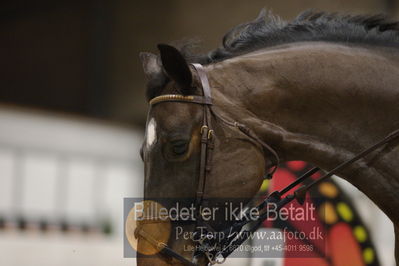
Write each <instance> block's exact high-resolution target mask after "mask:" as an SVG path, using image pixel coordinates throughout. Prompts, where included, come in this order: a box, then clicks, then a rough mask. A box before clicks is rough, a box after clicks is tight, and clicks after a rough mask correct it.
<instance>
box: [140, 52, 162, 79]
mask: <svg viewBox="0 0 399 266" xmlns="http://www.w3.org/2000/svg"><path fill="white" fill-rule="evenodd" d="M139 56H140V60H141V63H142V64H143V70H144V74H145V76H146V77H147V79H148V80H149V81H150V80H153V79H155V78H156V77H157V76H158V75H159V74H162V68H161V64H160V63H159V62H158V56H157V55H155V54H152V53H144V52H142V53H140V54H139Z"/></svg>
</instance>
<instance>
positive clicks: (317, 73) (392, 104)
mask: <svg viewBox="0 0 399 266" xmlns="http://www.w3.org/2000/svg"><path fill="white" fill-rule="evenodd" d="M388 54H389V55H390V57H387V56H386V55H388ZM397 62H398V63H399V57H398V55H397V54H392V52H391V51H388V50H386V51H374V50H373V49H371V48H360V47H348V46H343V45H338V44H329V43H303V44H296V45H295V46H286V47H280V48H279V49H273V50H265V51H260V52H255V53H251V54H247V55H245V56H240V57H237V58H233V59H229V60H226V61H222V62H220V63H217V64H213V65H210V66H208V73H209V75H210V80H211V84H212V86H213V88H214V98H215V103H216V104H215V108H216V109H217V110H218V111H219V112H222V113H224V115H226V116H229V117H231V118H232V119H234V120H237V121H240V122H243V123H245V124H246V125H247V126H248V127H251V128H252V129H253V130H255V132H256V133H257V134H258V135H259V136H260V137H261V138H262V139H263V140H264V141H265V142H267V143H269V144H270V145H271V146H272V147H274V148H275V149H276V150H277V151H278V153H279V155H280V156H281V157H282V159H283V160H305V161H308V162H310V163H312V164H314V165H318V166H320V167H322V168H323V169H326V170H329V169H331V168H332V167H334V166H335V165H337V164H338V163H341V162H343V161H344V160H347V159H349V158H350V157H352V156H353V155H354V154H355V153H357V152H359V151H361V150H362V149H364V148H366V147H368V146H369V145H371V144H373V143H374V142H377V141H378V140H379V139H381V138H383V137H384V136H385V135H386V134H388V133H389V132H391V131H393V130H395V129H397V128H399V119H398V117H399V108H398V107H397V106H398V105H397V103H398V102H399V88H398V87H396V86H399V64H398V63H397ZM398 147H399V146H394V145H389V147H387V148H386V149H384V150H383V152H380V153H378V154H376V153H375V154H373V155H370V156H368V157H366V158H365V160H362V161H360V162H358V163H355V164H353V165H351V166H350V167H349V168H347V169H346V170H344V171H342V172H341V173H340V176H341V177H343V178H345V179H347V180H348V181H349V182H351V183H352V184H353V185H355V186H356V187H358V188H359V189H360V190H362V191H363V192H364V193H365V194H366V195H368V196H369V197H370V198H371V199H372V200H373V201H374V202H375V203H376V204H377V205H379V207H380V208H381V209H382V210H384V211H385V212H386V213H387V214H388V216H390V217H391V218H392V219H394V220H396V221H399V214H397V211H396V210H397V208H398V207H399V200H398V199H397V197H396V194H397V191H398V190H399V170H398V169H399V162H398V160H395V158H398V156H399V149H398Z"/></svg>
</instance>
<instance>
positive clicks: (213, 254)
mask: <svg viewBox="0 0 399 266" xmlns="http://www.w3.org/2000/svg"><path fill="white" fill-rule="evenodd" d="M192 66H193V67H194V69H195V70H196V72H197V74H198V77H199V79H200V82H201V88H202V95H180V94H169V95H161V96H158V97H155V98H153V99H152V100H151V101H150V106H154V105H156V104H159V103H163V102H186V103H192V104H199V105H202V106H203V120H202V126H201V129H200V134H201V144H200V145H201V149H200V162H199V163H200V172H199V176H198V186H197V191H196V198H195V201H194V204H195V210H196V212H195V219H194V221H195V222H196V224H197V226H198V224H199V222H201V217H202V216H201V214H200V213H199V210H200V207H201V205H202V203H203V198H204V192H205V187H206V177H207V175H208V174H209V172H210V171H211V169H212V152H213V149H214V134H215V132H214V130H213V128H212V124H211V122H212V118H214V120H215V121H221V122H222V123H224V124H226V125H228V126H231V127H234V128H237V129H238V130H239V131H240V132H242V133H243V134H244V135H246V136H247V137H248V138H249V139H250V140H251V141H252V142H253V143H255V144H256V145H257V146H259V147H261V148H262V151H263V152H264V154H265V158H267V157H269V156H270V155H272V157H273V159H274V160H273V166H272V171H270V172H269V173H268V174H267V176H266V178H271V177H272V176H273V174H274V172H275V171H276V169H277V166H278V164H279V161H280V160H279V156H278V154H277V152H276V151H275V150H274V149H273V148H272V147H270V146H269V145H268V144H266V143H265V142H263V141H262V140H261V139H260V138H259V137H258V136H257V135H256V134H255V133H254V132H253V131H252V130H251V129H250V128H248V127H247V126H245V125H244V124H241V123H238V122H236V121H232V120H229V119H226V118H224V117H223V116H221V115H219V114H218V113H216V112H215V111H214V110H213V108H212V96H211V88H210V86H209V81H208V77H207V75H206V72H205V70H204V68H203V66H202V65H200V64H192ZM398 136H399V130H396V131H394V132H392V133H390V134H389V135H388V136H386V137H385V138H384V139H382V140H380V141H379V142H377V143H375V144H374V145H372V146H371V147H369V148H367V149H366V150H364V151H362V152H360V153H359V154H357V155H356V156H354V157H353V158H351V159H349V160H347V161H345V162H343V163H341V164H340V165H338V166H337V167H335V168H334V169H332V170H330V171H329V172H327V173H326V174H324V175H323V176H322V177H320V178H319V179H316V180H313V181H312V182H310V183H309V184H308V185H306V186H301V187H299V188H298V189H296V190H295V191H294V192H293V193H292V194H289V195H287V196H285V197H283V195H284V194H286V193H287V192H289V191H290V190H291V189H293V188H294V187H295V186H297V185H298V184H300V183H302V182H303V181H304V180H306V179H308V178H309V177H310V176H312V175H313V174H314V173H315V172H317V171H318V170H320V169H319V168H318V167H314V168H312V169H311V170H309V171H308V172H307V173H305V174H304V175H302V176H301V177H299V178H298V179H297V180H295V181H294V182H292V183H291V184H289V185H288V186H287V187H285V188H284V189H282V190H281V191H274V192H273V193H271V194H270V195H269V196H268V197H267V198H266V199H265V200H264V201H263V202H262V203H260V204H259V205H258V206H256V209H257V210H258V211H259V212H260V213H261V214H260V215H259V217H258V218H257V219H256V220H255V221H254V220H248V219H245V218H243V219H238V220H236V221H234V222H233V224H232V225H231V226H228V227H227V228H226V229H224V230H222V231H221V232H222V233H223V232H224V233H225V234H221V235H225V236H226V237H225V238H224V239H220V238H218V239H214V238H212V237H209V235H207V234H206V232H205V233H204V231H203V230H201V232H202V234H201V235H198V234H199V232H198V231H197V232H196V233H195V235H196V236H197V237H196V238H197V239H196V240H194V241H196V242H198V243H199V245H200V246H201V247H202V249H201V248H200V249H198V250H200V251H196V252H195V253H194V258H193V261H189V260H188V259H186V258H185V257H183V256H182V255H180V254H179V253H177V252H176V251H174V250H173V249H171V248H170V247H168V245H167V244H166V243H163V242H160V241H158V240H156V239H155V238H154V237H152V236H151V234H149V233H148V232H146V231H144V230H143V228H142V227H141V226H140V225H139V226H138V227H137V228H136V231H135V236H136V238H138V237H141V238H143V239H145V240H146V241H148V242H149V243H151V244H152V245H153V246H154V247H156V248H157V249H158V250H159V252H160V253H161V254H163V255H165V256H168V257H172V258H175V259H177V260H178V261H180V262H181V263H183V264H184V265H190V266H196V265H197V264H196V263H195V257H197V256H199V255H201V253H202V254H204V255H205V256H206V257H207V259H208V260H209V263H210V264H212V265H213V264H217V263H218V264H220V263H223V262H224V261H225V259H226V258H227V257H228V256H229V255H230V254H231V253H232V252H233V251H234V249H235V248H232V247H238V246H239V245H241V244H242V243H243V242H244V241H245V240H247V239H248V237H249V236H250V234H251V233H253V232H255V231H256V230H257V229H258V228H259V227H260V226H261V225H262V223H263V221H264V220H266V219H267V217H268V215H269V213H268V211H267V210H265V209H266V208H267V206H268V205H269V204H274V205H275V206H276V209H277V210H280V209H281V208H282V207H284V206H285V205H287V204H288V203H290V202H292V201H293V200H297V201H298V202H299V203H300V204H303V202H304V200H305V196H306V192H307V191H308V190H309V189H310V188H311V187H313V186H315V185H316V184H318V183H319V182H321V181H323V180H325V179H327V178H329V177H331V176H333V175H334V174H336V173H337V172H339V171H341V170H342V169H344V168H345V167H347V166H348V165H350V164H352V163H354V162H355V161H357V160H359V159H361V158H363V157H364V156H366V155H367V154H369V153H371V152H372V151H375V150H376V149H378V148H380V147H381V146H383V145H385V144H387V143H389V142H391V141H392V140H393V139H395V138H397V137H398ZM268 171H269V170H267V171H266V172H268ZM262 211H263V212H262ZM244 217H246V216H245V215H244ZM253 222H254V225H253V226H252V227H250V228H249V229H248V230H242V229H243V227H244V226H245V225H247V224H249V223H253ZM207 227H208V228H210V226H207ZM231 232H236V233H237V234H231ZM229 233H230V234H229ZM211 235H212V234H211ZM231 235H233V236H231ZM215 245H217V246H218V247H222V248H221V249H215V248H210V247H212V246H215Z"/></svg>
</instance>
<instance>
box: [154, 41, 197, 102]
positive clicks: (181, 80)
mask: <svg viewBox="0 0 399 266" xmlns="http://www.w3.org/2000/svg"><path fill="white" fill-rule="evenodd" d="M158 49H159V51H160V53H161V61H162V65H163V68H164V69H165V71H166V74H168V76H169V77H170V78H171V79H172V80H174V81H175V82H176V83H177V84H178V86H179V88H180V89H181V90H182V93H183V94H189V93H191V92H190V88H191V83H192V81H193V77H192V74H191V71H190V68H189V66H188V64H187V61H186V59H184V57H183V55H182V54H181V53H180V52H179V50H177V49H176V48H175V47H173V46H170V45H167V44H158Z"/></svg>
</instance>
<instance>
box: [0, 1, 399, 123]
mask: <svg viewBox="0 0 399 266" xmlns="http://www.w3.org/2000/svg"><path fill="white" fill-rule="evenodd" d="M398 2H399V0H361V1H360V0H302V1H297V0H285V1H280V0H267V1H265V0H252V1H237V0H219V1H210V0H206V1H183V0H168V1H154V0H147V1H127V0H113V1H111V0H109V1H106V0H86V1H73V0H68V1H67V0H57V1H50V0H37V1H4V2H3V3H2V4H1V8H0V12H1V15H0V19H1V24H0V58H1V65H0V103H2V104H6V105H17V106H25V107H33V108H38V109H44V110H47V111H55V112H63V113H73V114H78V115H82V116H88V117H95V118H100V119H104V120H109V121H115V122H122V123H124V124H129V125H143V124H144V121H145V113H146V108H147V104H146V102H145V98H144V88H145V80H144V75H143V73H142V70H141V64H140V62H139V60H138V53H139V52H140V51H150V52H156V50H155V47H156V44H157V43H160V42H170V41H173V40H176V39H182V38H185V37H188V38H190V37H198V38H200V39H201V40H202V42H203V49H204V50H205V51H206V50H208V49H213V48H215V47H216V46H218V45H219V44H220V41H221V38H222V37H223V35H224V33H225V32H226V31H227V30H228V29H229V28H231V27H233V26H235V25H237V24H239V23H242V22H245V21H248V20H251V19H253V18H255V17H256V16H257V14H258V12H259V11H260V9H261V8H263V7H266V8H267V9H271V10H272V11H273V12H274V13H275V14H277V15H280V16H282V17H283V18H284V19H292V18H293V17H295V16H296V15H297V14H298V13H299V12H301V11H303V10H305V9H308V8H315V9H319V10H326V11H343V12H356V13H387V14H388V15H390V16H396V15H397V14H398V12H399V4H398Z"/></svg>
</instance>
